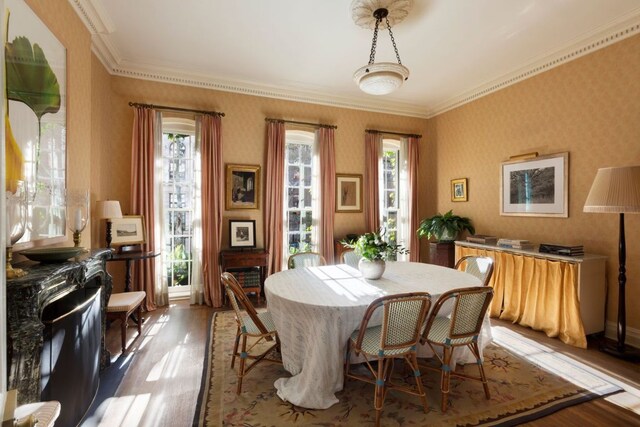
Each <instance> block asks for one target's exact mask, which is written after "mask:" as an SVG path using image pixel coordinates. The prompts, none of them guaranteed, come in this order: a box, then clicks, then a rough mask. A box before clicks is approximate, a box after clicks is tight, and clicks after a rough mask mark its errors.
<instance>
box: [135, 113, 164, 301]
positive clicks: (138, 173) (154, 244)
mask: <svg viewBox="0 0 640 427" xmlns="http://www.w3.org/2000/svg"><path fill="white" fill-rule="evenodd" d="M133 114H134V116H133V136H132V141H131V150H132V153H131V210H132V212H133V213H134V214H135V215H142V216H143V217H144V219H145V221H144V222H145V232H146V236H147V240H146V242H145V244H144V245H142V250H143V251H157V252H160V250H161V247H160V246H159V245H158V243H159V239H158V237H159V234H161V232H162V230H156V227H155V221H156V220H157V214H158V213H159V209H157V206H156V197H154V196H155V193H156V191H155V190H156V188H155V180H156V176H155V174H156V171H155V167H154V163H155V160H156V159H155V146H156V144H157V140H158V139H160V138H161V137H162V132H161V131H160V129H161V128H162V118H161V117H160V115H159V113H157V112H156V111H155V110H153V109H150V108H145V107H136V108H135V109H134V112H133ZM156 232H157V233H156ZM159 258H160V257H155V258H148V259H144V260H140V261H139V262H135V263H133V277H134V278H135V280H136V285H135V289H140V290H143V291H145V292H146V293H147V298H146V300H145V310H147V311H152V310H155V309H156V307H157V305H163V304H166V302H165V301H164V298H163V293H162V289H161V288H157V286H158V287H161V283H162V280H160V277H159V274H160V273H161V270H160V268H156V267H157V265H156V264H157V263H161V260H160V259H159Z"/></svg>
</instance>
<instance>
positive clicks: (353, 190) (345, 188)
mask: <svg viewBox="0 0 640 427" xmlns="http://www.w3.org/2000/svg"><path fill="white" fill-rule="evenodd" d="M336 212H362V175H355V174H336Z"/></svg>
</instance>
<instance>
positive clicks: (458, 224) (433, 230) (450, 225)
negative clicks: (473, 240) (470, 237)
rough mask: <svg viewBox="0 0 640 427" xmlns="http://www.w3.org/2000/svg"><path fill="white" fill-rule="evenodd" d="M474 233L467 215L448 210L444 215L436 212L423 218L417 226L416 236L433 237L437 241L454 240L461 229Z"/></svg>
mask: <svg viewBox="0 0 640 427" xmlns="http://www.w3.org/2000/svg"><path fill="white" fill-rule="evenodd" d="M465 230H466V231H468V232H469V233H471V234H475V232H476V230H475V228H474V227H473V224H471V220H470V219H469V218H467V217H462V216H458V215H454V214H453V211H449V212H447V213H445V214H444V215H443V214H441V213H438V214H437V215H434V216H432V217H430V218H425V219H423V220H422V222H420V226H419V227H418V231H417V233H418V237H426V238H427V239H430V238H431V237H435V238H436V239H437V240H438V241H439V242H452V241H454V240H456V238H457V237H458V234H459V233H460V232H461V231H465Z"/></svg>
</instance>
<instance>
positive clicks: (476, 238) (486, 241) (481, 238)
mask: <svg viewBox="0 0 640 427" xmlns="http://www.w3.org/2000/svg"><path fill="white" fill-rule="evenodd" d="M467 242H471V243H481V244H483V245H495V244H497V243H498V238H497V237H496V236H487V235H485V234H474V235H473V236H468V237H467Z"/></svg>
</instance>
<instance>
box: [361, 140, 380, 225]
mask: <svg viewBox="0 0 640 427" xmlns="http://www.w3.org/2000/svg"><path fill="white" fill-rule="evenodd" d="M364 143H365V146H364V154H365V175H364V187H365V189H364V198H365V206H366V216H365V220H366V226H367V232H370V231H377V230H378V229H379V228H380V188H381V187H382V186H381V185H380V183H379V170H380V161H381V158H382V135H380V134H378V133H373V132H367V133H366V134H365V137H364Z"/></svg>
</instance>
